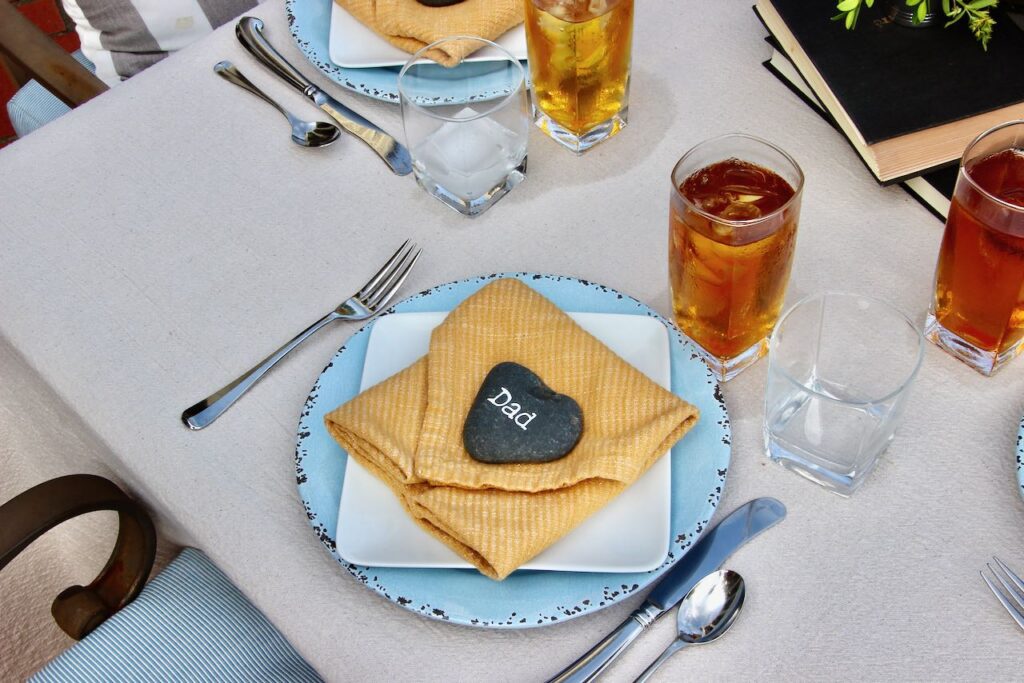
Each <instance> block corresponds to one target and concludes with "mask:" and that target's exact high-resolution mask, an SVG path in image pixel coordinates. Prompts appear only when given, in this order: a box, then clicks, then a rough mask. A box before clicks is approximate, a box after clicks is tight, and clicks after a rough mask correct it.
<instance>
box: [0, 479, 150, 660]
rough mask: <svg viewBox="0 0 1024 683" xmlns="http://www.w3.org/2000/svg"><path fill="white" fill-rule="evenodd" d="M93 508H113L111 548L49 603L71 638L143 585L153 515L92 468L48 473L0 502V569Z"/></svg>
mask: <svg viewBox="0 0 1024 683" xmlns="http://www.w3.org/2000/svg"><path fill="white" fill-rule="evenodd" d="M98 510H115V511H117V515H118V524H119V528H118V532H117V543H116V544H115V545H114V551H113V553H111V555H110V559H109V560H107V564H106V566H105V567H104V568H103V571H101V572H100V573H99V575H98V576H97V577H96V578H95V579H94V580H93V581H92V583H90V584H89V585H88V586H71V587H69V588H66V589H64V590H63V591H61V593H60V594H59V595H58V596H57V597H56V598H55V599H54V601H53V606H52V607H51V609H50V611H51V613H52V614H53V619H54V621H56V622H57V625H58V626H60V628H61V630H62V631H64V632H65V633H67V634H68V635H69V636H71V637H72V638H74V639H76V640H79V639H81V638H84V637H85V636H86V635H88V634H89V633H90V632H91V631H92V630H93V629H94V628H96V627H97V626H99V625H100V624H101V623H103V621H104V620H106V619H107V617H109V616H111V615H112V614H114V613H115V612H117V610H119V609H121V608H122V607H124V606H125V605H127V604H128V603H129V602H131V601H132V600H133V599H134V598H135V596H137V595H138V594H139V591H141V590H142V587H143V586H144V585H145V583H146V578H147V577H148V576H149V572H150V570H151V569H152V568H153V560H154V558H155V557H156V531H155V530H154V529H153V521H152V520H151V519H150V517H149V514H148V513H147V512H146V511H145V510H144V509H143V508H142V507H141V506H139V505H138V504H137V503H135V501H133V500H132V499H131V498H129V497H128V496H127V495H125V494H124V492H122V491H121V489H119V488H118V487H117V486H116V485H115V484H114V483H113V482H111V481H109V480H107V479H104V478H103V477H97V476H95V475H91V474H72V475H68V476H65V477H58V478H56V479H51V480H50V481H47V482H43V483H42V484H39V485H38V486H34V487H32V488H30V489H29V490H28V491H25V492H24V493H22V494H20V495H18V496H16V497H14V498H12V499H11V500H9V501H8V502H6V503H4V504H3V505H2V506H0V570H2V569H3V568H4V567H6V566H7V563H8V562H10V561H11V560H13V559H14V558H15V557H17V556H18V554H19V553H21V551H22V550H24V549H25V548H27V547H28V546H29V545H30V544H31V543H32V542H33V541H34V540H36V539H37V538H39V537H40V536H42V535H43V534H45V533H46V532H47V531H49V530H50V529H52V528H53V527H55V526H57V525H58V524H61V523H63V522H66V521H67V520H69V519H72V518H73V517H78V516H79V515H84V514H86V513H89V512H96V511H98Z"/></svg>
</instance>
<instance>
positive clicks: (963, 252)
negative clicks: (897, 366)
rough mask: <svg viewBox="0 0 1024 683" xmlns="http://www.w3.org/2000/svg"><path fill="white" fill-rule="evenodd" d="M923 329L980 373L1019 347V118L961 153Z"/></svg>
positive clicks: (1023, 216)
mask: <svg viewBox="0 0 1024 683" xmlns="http://www.w3.org/2000/svg"><path fill="white" fill-rule="evenodd" d="M925 335H926V336H927V337H928V339H930V340H931V341H933V342H935V343H936V344H937V345H939V346H940V347H941V348H943V349H944V350H946V351H948V352H949V353H951V354H953V355H954V356H956V357H957V358H959V359H960V360H962V361H964V362H965V363H967V364H968V365H970V366H971V367H972V368H974V369H975V370H977V371H978V372H981V373H982V374H985V375H991V374H992V373H993V372H995V370H996V369H997V368H999V367H1000V366H1001V365H1003V364H1004V363H1006V362H1007V361H1008V360H1010V359H1011V358H1013V357H1014V356H1016V355H1017V354H1018V353H1020V352H1021V349H1022V348H1024V121H1011V122H1009V123H1004V124H1003V125H1001V126H996V127H995V128H993V129H991V130H989V131H987V132H985V133H982V134H981V135H980V136H978V137H977V138H975V140H974V142H972V143H971V144H970V145H968V146H967V151H965V152H964V156H963V159H962V160H961V162H960V174H959V176H958V177H957V181H956V189H955V190H954V191H953V203H952V205H951V206H950V208H949V218H948V219H947V220H946V232H945V234H944V235H943V237H942V247H941V248H940V249H939V263H938V265H937V266H936V268H935V296H934V297H933V299H932V304H931V308H930V309H929V311H928V321H927V323H926V325H925Z"/></svg>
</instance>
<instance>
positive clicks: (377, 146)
mask: <svg viewBox="0 0 1024 683" xmlns="http://www.w3.org/2000/svg"><path fill="white" fill-rule="evenodd" d="M235 35H236V36H238V40H239V42H240V43H242V46H243V47H244V48H245V49H246V50H248V51H249V52H250V53H252V56H253V57H255V58H256V61H258V62H259V63H260V64H262V65H263V66H265V67H267V68H268V69H270V70H271V71H273V72H274V73H275V74H277V75H278V76H280V77H281V78H283V79H284V80H285V82H287V83H288V84H289V85H291V86H292V87H293V88H295V89H296V90H298V91H299V92H301V93H302V94H303V95H305V96H306V97H308V98H309V99H310V100H312V101H313V104H315V105H316V106H318V107H320V109H322V110H323V111H325V112H327V115H328V116H330V117H331V118H332V119H334V120H335V121H337V122H338V124H339V125H340V126H341V127H342V128H344V129H345V130H346V131H348V132H349V133H351V134H352V135H354V136H356V137H357V138H359V139H360V140H362V141H363V142H365V143H366V144H367V145H369V146H370V149H372V150H373V151H374V152H376V153H377V154H378V156H380V158H381V159H383V160H384V163H386V164H387V165H388V166H389V167H391V170H392V171H394V172H395V173H396V174H397V175H408V174H409V173H411V172H412V159H410V157H409V150H408V149H406V148H405V146H404V145H402V144H401V143H400V142H398V141H397V140H395V139H394V138H393V137H391V136H390V135H388V134H387V133H385V132H384V131H383V130H381V129H380V128H379V127H378V126H376V125H374V124H373V123H371V122H370V121H367V120H366V119H365V118H363V117H362V116H360V115H359V114H357V113H355V112H354V111H352V110H351V109H349V108H348V107H346V106H345V105H344V104H342V103H341V102H339V101H338V100H336V99H334V98H333V97H331V96H330V95H328V94H327V93H325V92H324V91H323V90H321V89H320V88H318V87H316V86H315V85H313V83H312V82H310V80H309V79H308V78H306V77H305V76H303V75H302V74H301V73H300V72H299V70H298V69H296V68H295V67H294V66H292V65H291V63H289V62H288V60H286V59H285V58H284V57H282V56H281V53H279V52H278V51H277V50H275V49H274V46H273V45H271V44H270V43H269V42H268V41H267V39H266V38H264V37H263V22H262V21H261V20H260V19H257V18H256V17H242V18H241V19H240V20H239V21H238V24H237V25H235Z"/></svg>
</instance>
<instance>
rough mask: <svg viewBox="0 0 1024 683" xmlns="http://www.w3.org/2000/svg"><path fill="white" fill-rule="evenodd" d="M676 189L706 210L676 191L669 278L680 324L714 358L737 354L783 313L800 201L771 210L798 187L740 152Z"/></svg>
mask: <svg viewBox="0 0 1024 683" xmlns="http://www.w3.org/2000/svg"><path fill="white" fill-rule="evenodd" d="M679 192H680V193H682V195H683V196H684V197H686V199H688V200H689V201H690V202H691V203H692V204H693V205H694V206H696V207H698V208H699V209H700V211H701V212H703V213H701V212H698V211H695V210H694V209H693V208H692V207H690V206H687V205H686V203H685V202H684V201H683V200H682V198H680V197H679V196H678V194H677V193H675V192H673V193H672V203H671V208H670V212H669V213H670V218H669V220H670V226H669V277H670V281H671V284H672V303H673V308H674V309H675V316H676V324H678V325H679V328H680V329H681V330H682V331H683V332H684V333H685V334H686V335H687V336H688V337H690V338H691V339H693V340H694V341H695V342H697V343H698V344H700V346H701V347H703V348H704V349H705V350H706V351H708V352H709V353H711V354H712V355H713V356H715V357H716V358H718V359H720V360H723V361H724V360H728V359H731V358H735V357H737V356H739V355H740V354H742V353H744V352H745V351H747V350H749V349H751V348H752V347H754V346H756V345H758V344H760V343H763V342H764V340H765V339H767V337H768V335H769V333H770V332H771V330H772V327H773V326H774V325H775V321H776V319H777V318H778V316H779V311H780V309H781V308H782V301H783V299H784V297H785V294H786V285H787V283H788V282H789V270H790V266H791V265H792V261H793V249H794V247H795V245H796V226H797V220H798V213H799V202H794V203H793V204H792V205H791V206H790V207H789V208H787V209H785V210H784V211H781V212H779V213H775V214H773V215H769V214H772V212H774V211H776V210H777V209H779V208H781V207H783V206H784V205H785V204H786V203H787V202H789V200H790V199H791V198H792V197H793V195H794V194H795V191H794V190H793V187H792V186H791V185H790V184H789V183H788V182H786V180H785V179H783V178H782V177H781V176H779V175H778V174H777V173H775V172H773V171H771V170H769V169H767V168H763V167H761V166H757V165H755V164H752V163H749V162H746V161H741V160H739V159H727V160H725V161H719V162H716V163H714V164H711V165H710V166H706V167H704V168H702V169H700V170H699V171H697V172H695V173H693V174H692V175H691V176H690V177H688V178H687V179H686V180H685V181H683V183H682V184H681V185H680V186H679ZM704 214H710V215H711V216H714V217H715V218H719V219H722V220H721V221H719V220H714V219H713V218H709V217H708V216H707V215H704ZM762 217H764V218H763V219H762ZM758 219H762V220H758Z"/></svg>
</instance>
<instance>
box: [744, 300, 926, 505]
mask: <svg viewBox="0 0 1024 683" xmlns="http://www.w3.org/2000/svg"><path fill="white" fill-rule="evenodd" d="M923 355H924V337H923V336H922V334H921V331H920V330H919V329H918V328H917V326H916V325H915V324H914V323H913V322H912V321H911V320H910V319H909V318H908V317H907V316H905V315H904V314H903V313H901V312H900V311H899V310H897V309H896V308H893V307H892V306H890V305H889V304H887V303H885V302H883V301H880V300H878V299H874V298H872V297H867V296H860V295H857V294H849V293H840V292H828V293H824V294H816V295H813V296H810V297H807V298H806V299H804V300H802V301H800V302H799V303H797V304H796V305H795V306H793V307H792V308H790V309H789V311H787V312H786V313H785V314H784V315H783V316H782V317H781V318H780V319H779V322H778V324H776V326H775V330H774V331H773V332H772V336H771V341H770V343H769V352H768V386H767V389H766V392H765V420H764V443H765V449H766V451H767V453H768V457H769V458H771V459H772V460H774V461H776V462H778V463H780V464H781V465H783V466H785V467H787V468H789V469H791V470H793V471H795V472H797V473H798V474H801V475H803V476H804V477H806V478H808V479H810V480H811V481H813V482H816V483H818V484H820V485H822V486H824V487H825V488H827V489H829V490H831V491H833V492H835V493H838V494H840V495H850V494H852V493H853V492H854V491H855V490H856V489H857V488H858V487H859V486H860V485H861V484H862V483H863V482H864V480H865V478H866V477H867V476H868V474H870V473H871V471H872V470H873V469H874V467H875V465H876V464H877V462H878V458H879V456H880V455H881V454H882V452H883V451H885V449H886V448H887V447H888V446H889V443H890V442H891V441H892V439H893V437H894V435H895V433H896V428H897V427H898V426H899V423H900V421H901V420H902V417H903V411H904V408H905V406H906V402H907V395H908V393H909V389H910V385H911V384H912V383H913V380H914V377H915V376H916V374H917V370H918V368H919V367H920V365H921V359H922V357H923Z"/></svg>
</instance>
